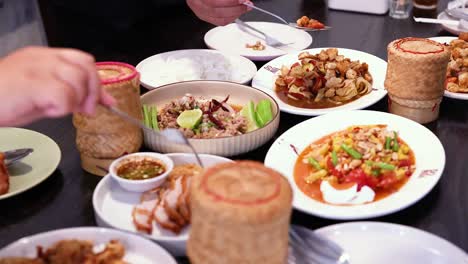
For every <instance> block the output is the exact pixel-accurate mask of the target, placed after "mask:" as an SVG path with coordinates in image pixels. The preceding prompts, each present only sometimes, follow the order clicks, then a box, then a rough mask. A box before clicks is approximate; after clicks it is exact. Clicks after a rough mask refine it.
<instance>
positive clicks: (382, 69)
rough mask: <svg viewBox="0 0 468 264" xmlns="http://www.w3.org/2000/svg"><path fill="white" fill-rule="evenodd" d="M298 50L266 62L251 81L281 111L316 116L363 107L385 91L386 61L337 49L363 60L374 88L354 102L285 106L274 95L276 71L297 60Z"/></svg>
mask: <svg viewBox="0 0 468 264" xmlns="http://www.w3.org/2000/svg"><path fill="white" fill-rule="evenodd" d="M323 49H328V48H317V49H309V50H305V51H308V52H309V53H311V54H317V53H320V51H321V50H323ZM301 52H303V51H298V52H294V53H291V54H288V55H284V56H282V57H280V58H277V59H275V60H272V61H270V62H268V63H267V64H265V66H263V67H262V68H261V69H260V70H259V71H258V72H257V74H256V75H255V77H254V78H253V80H252V86H253V87H255V88H258V89H260V90H262V91H265V92H266V93H268V94H269V95H271V96H272V97H273V98H275V100H276V101H277V102H278V105H279V107H280V109H281V111H284V112H287V113H291V114H296V115H305V116H317V115H323V114H326V113H330V112H333V111H339V110H355V109H363V108H366V107H368V106H371V105H373V104H375V103H377V102H378V101H379V100H380V99H382V98H383V97H384V96H385V95H386V94H387V91H386V90H385V87H384V81H385V75H386V73H387V63H386V62H385V61H384V60H382V59H380V58H378V57H376V56H374V55H371V54H369V53H365V52H362V51H357V50H351V49H343V48H338V54H340V55H344V56H345V57H346V58H350V59H351V60H359V61H360V62H366V63H367V64H368V65H369V72H370V74H371V75H372V78H373V85H372V87H373V88H374V89H373V90H372V91H371V92H370V93H369V94H367V95H365V96H363V97H361V98H359V99H357V100H355V101H352V102H350V103H347V104H344V105H341V106H337V107H331V108H324V109H306V108H299V107H295V106H292V105H289V104H287V103H285V102H283V101H282V100H281V99H280V98H279V97H278V96H277V94H276V92H275V81H276V77H277V74H278V71H279V70H280V69H281V67H282V66H283V65H286V66H288V67H289V66H291V65H292V64H294V63H296V62H297V61H298V58H297V57H298V55H299V54H300V53H301Z"/></svg>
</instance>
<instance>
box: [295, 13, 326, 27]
mask: <svg viewBox="0 0 468 264" xmlns="http://www.w3.org/2000/svg"><path fill="white" fill-rule="evenodd" d="M296 24H297V26H299V27H306V28H313V29H322V28H325V25H324V24H323V23H321V22H320V21H318V20H315V19H312V18H308V17H307V16H302V17H301V18H299V19H298V20H297V21H296Z"/></svg>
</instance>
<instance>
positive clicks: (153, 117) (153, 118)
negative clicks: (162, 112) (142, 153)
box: [150, 105, 159, 131]
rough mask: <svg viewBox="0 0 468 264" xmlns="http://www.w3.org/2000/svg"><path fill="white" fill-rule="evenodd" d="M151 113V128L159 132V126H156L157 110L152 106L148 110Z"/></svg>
mask: <svg viewBox="0 0 468 264" xmlns="http://www.w3.org/2000/svg"><path fill="white" fill-rule="evenodd" d="M150 113H151V126H152V127H153V129H154V130H156V131H159V124H158V108H157V107H156V106H155V105H154V106H152V107H151V108H150Z"/></svg>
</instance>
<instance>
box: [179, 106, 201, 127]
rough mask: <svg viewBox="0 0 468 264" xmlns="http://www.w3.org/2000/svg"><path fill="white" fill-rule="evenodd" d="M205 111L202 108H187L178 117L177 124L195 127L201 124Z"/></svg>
mask: <svg viewBox="0 0 468 264" xmlns="http://www.w3.org/2000/svg"><path fill="white" fill-rule="evenodd" d="M202 116H203V111H202V110H200V109H193V110H185V111H183V112H182V113H181V114H180V115H179V116H178V117H177V124H178V125H179V126H180V127H183V128H189V129H194V128H195V127H197V126H198V124H200V122H201V120H202Z"/></svg>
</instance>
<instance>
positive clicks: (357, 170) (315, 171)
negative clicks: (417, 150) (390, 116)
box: [294, 125, 415, 203]
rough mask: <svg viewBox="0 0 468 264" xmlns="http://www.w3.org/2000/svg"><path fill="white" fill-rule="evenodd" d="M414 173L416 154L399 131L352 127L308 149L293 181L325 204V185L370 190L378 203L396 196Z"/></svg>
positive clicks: (375, 126)
mask: <svg viewBox="0 0 468 264" xmlns="http://www.w3.org/2000/svg"><path fill="white" fill-rule="evenodd" d="M414 170H415V157H414V153H413V151H412V150H411V149H410V147H409V146H408V145H407V144H406V143H405V142H404V141H403V140H402V139H401V138H400V137H399V136H398V133H397V132H396V131H391V130H389V129H388V128H387V127H386V126H385V125H369V126H352V127H349V128H347V129H346V130H343V131H339V132H336V133H333V134H331V135H328V136H325V137H323V138H321V139H319V140H318V141H316V142H313V143H312V144H311V145H309V146H308V147H307V148H306V149H305V150H304V151H303V152H302V153H301V154H300V155H299V158H298V159H297V161H296V165H295V170H294V178H295V181H296V184H297V185H298V186H299V188H300V189H301V190H302V191H303V192H304V193H305V194H306V195H308V196H310V197H312V198H313V199H316V200H318V201H322V202H324V200H325V199H324V198H323V197H322V194H323V193H322V191H321V188H323V186H321V185H323V183H324V182H325V181H326V182H327V183H328V184H330V185H331V186H332V187H333V188H335V189H336V190H343V189H347V188H350V187H351V186H353V185H356V187H357V191H358V192H359V191H360V190H361V189H362V188H364V187H367V188H370V189H371V191H370V192H372V191H373V192H374V193H375V198H374V197H372V200H370V201H375V200H378V199H381V198H384V197H386V196H387V195H389V194H391V193H394V192H396V191H397V190H398V189H399V188H400V187H401V186H402V185H404V184H405V183H406V182H407V180H408V179H409V177H410V176H411V175H412V174H413V172H414ZM322 190H323V189H322ZM367 202H369V201H367ZM343 203H344V202H343Z"/></svg>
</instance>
